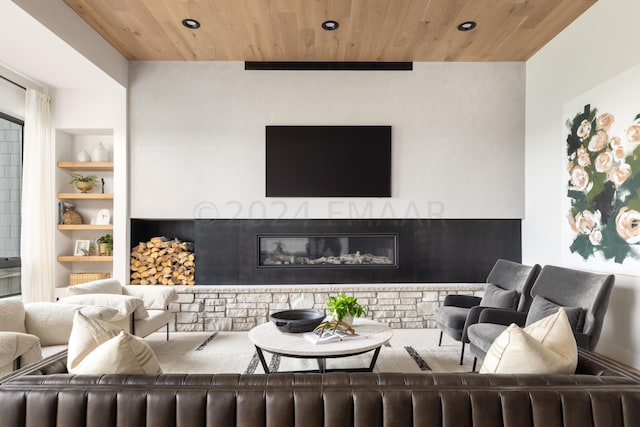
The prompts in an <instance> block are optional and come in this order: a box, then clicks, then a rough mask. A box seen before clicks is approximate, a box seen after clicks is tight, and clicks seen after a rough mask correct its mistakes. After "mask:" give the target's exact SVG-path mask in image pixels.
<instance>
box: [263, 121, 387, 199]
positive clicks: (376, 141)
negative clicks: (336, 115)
mask: <svg viewBox="0 0 640 427" xmlns="http://www.w3.org/2000/svg"><path fill="white" fill-rule="evenodd" d="M266 196H267V197H391V126H267V127H266Z"/></svg>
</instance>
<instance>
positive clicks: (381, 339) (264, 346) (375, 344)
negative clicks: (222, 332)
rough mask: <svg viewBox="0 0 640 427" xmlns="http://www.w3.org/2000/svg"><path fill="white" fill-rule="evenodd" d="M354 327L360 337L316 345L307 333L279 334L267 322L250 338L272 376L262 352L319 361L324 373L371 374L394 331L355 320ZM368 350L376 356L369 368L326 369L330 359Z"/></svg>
mask: <svg viewBox="0 0 640 427" xmlns="http://www.w3.org/2000/svg"><path fill="white" fill-rule="evenodd" d="M353 327H354V329H355V330H356V333H357V334H358V335H359V337H357V338H349V339H345V340H344V341H334V342H328V343H321V344H313V343H311V342H310V341H309V340H307V339H306V338H305V337H304V334H292V333H286V332H280V331H279V330H278V329H277V328H276V326H275V325H274V324H273V322H267V323H263V324H261V325H259V326H256V327H255V328H253V329H251V331H249V339H250V340H251V342H252V343H253V345H255V347H256V352H257V353H258V357H259V358H260V363H261V364H262V368H263V369H264V372H265V373H267V374H268V373H270V371H269V365H267V362H266V361H265V359H264V354H263V351H266V352H269V353H272V354H277V355H280V356H284V357H296V358H302V359H317V360H318V371H319V372H321V373H325V372H335V371H342V372H344V371H347V372H371V371H373V368H374V366H375V364H376V361H377V360H378V354H380V347H382V346H383V345H384V344H386V343H387V342H388V341H389V340H390V339H391V337H392V335H393V332H392V330H391V328H389V326H387V325H385V324H384V323H380V322H376V321H374V320H369V319H356V320H355V321H354V324H353ZM369 351H373V352H374V353H373V358H372V360H371V364H370V365H369V366H368V367H366V368H353V369H329V370H327V365H326V361H327V359H331V358H338V357H349V356H355V355H357V354H362V353H366V352H369ZM305 372H310V371H305Z"/></svg>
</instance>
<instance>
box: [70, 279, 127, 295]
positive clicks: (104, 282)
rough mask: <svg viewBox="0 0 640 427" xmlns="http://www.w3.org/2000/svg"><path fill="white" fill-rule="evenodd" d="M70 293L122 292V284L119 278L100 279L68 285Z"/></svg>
mask: <svg viewBox="0 0 640 427" xmlns="http://www.w3.org/2000/svg"><path fill="white" fill-rule="evenodd" d="M67 293H68V294H69V295H81V294H122V285H121V284H120V282H119V281H118V280H117V279H100V280H93V281H91V282H87V283H82V284H80V285H73V286H68V287H67Z"/></svg>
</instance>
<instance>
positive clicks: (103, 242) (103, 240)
mask: <svg viewBox="0 0 640 427" xmlns="http://www.w3.org/2000/svg"><path fill="white" fill-rule="evenodd" d="M96 243H97V244H98V248H99V251H100V255H111V252H112V251H113V236H112V235H111V234H105V235H104V236H102V237H100V238H98V240H96Z"/></svg>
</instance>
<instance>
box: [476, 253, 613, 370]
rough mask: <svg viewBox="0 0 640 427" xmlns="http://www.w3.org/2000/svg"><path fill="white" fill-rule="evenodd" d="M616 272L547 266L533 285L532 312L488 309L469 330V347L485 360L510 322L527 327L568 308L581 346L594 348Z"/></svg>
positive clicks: (479, 357) (478, 357)
mask: <svg viewBox="0 0 640 427" xmlns="http://www.w3.org/2000/svg"><path fill="white" fill-rule="evenodd" d="M614 281H615V277H614V276H613V274H609V275H606V274H597V273H589V272H586V271H580V270H573V269H569V268H563V267H556V266H552V265H547V266H545V267H544V268H543V269H542V271H541V272H540V275H539V276H538V278H537V280H536V281H535V283H534V284H533V287H532V288H531V297H532V298H533V302H532V305H531V308H530V310H529V311H528V312H521V311H513V310H503V309H488V310H484V311H483V312H482V313H481V314H480V316H479V317H478V323H477V324H475V325H472V326H470V327H469V328H468V329H467V337H468V339H469V343H470V345H469V348H470V351H471V354H473V355H474V356H475V358H476V359H474V363H473V370H474V371H475V365H476V361H477V359H480V360H483V359H484V357H485V355H486V354H487V352H488V351H489V348H490V347H491V344H493V341H494V340H495V339H496V338H497V337H498V335H500V334H501V333H502V332H503V331H504V330H505V329H506V328H507V326H508V325H510V324H512V323H515V324H516V325H518V326H520V327H525V326H528V325H530V324H531V323H533V322H535V321H536V320H539V319H541V318H543V317H546V315H550V314H552V313H554V312H555V311H557V310H558V307H560V306H562V307H565V311H567V314H568V317H569V320H570V323H571V324H572V327H573V329H574V336H575V337H576V343H577V344H578V347H581V348H584V349H587V350H590V351H593V350H594V349H595V347H596V345H597V344H598V340H599V338H600V333H601V332H602V324H603V322H604V316H605V314H606V312H607V308H608V306H609V297H610V296H611V291H612V289H613V284H614Z"/></svg>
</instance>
